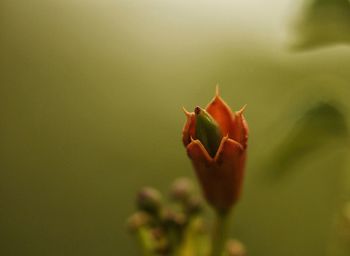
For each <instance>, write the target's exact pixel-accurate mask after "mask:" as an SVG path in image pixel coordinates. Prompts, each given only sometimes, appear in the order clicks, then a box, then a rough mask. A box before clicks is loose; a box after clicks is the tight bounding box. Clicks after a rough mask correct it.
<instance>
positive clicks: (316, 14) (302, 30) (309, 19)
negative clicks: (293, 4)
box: [293, 0, 350, 50]
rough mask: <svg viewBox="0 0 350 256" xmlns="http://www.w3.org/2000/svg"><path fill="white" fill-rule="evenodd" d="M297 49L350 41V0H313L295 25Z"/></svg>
mask: <svg viewBox="0 0 350 256" xmlns="http://www.w3.org/2000/svg"><path fill="white" fill-rule="evenodd" d="M295 29H296V36H297V40H296V42H295V43H294V44H293V48H294V49H295V50H306V49H310V48H318V47H322V46H330V45H334V44H349V43H350V3H349V1H348V0H312V1H311V2H309V4H308V5H305V7H304V10H303V13H302V16H301V17H300V18H299V21H298V22H297V23H296V25H295Z"/></svg>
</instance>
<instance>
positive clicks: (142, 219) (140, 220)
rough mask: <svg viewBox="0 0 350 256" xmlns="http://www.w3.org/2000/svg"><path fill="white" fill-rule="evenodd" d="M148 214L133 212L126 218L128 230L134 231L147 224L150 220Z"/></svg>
mask: <svg viewBox="0 0 350 256" xmlns="http://www.w3.org/2000/svg"><path fill="white" fill-rule="evenodd" d="M150 219H151V218H150V216H149V215H148V214H147V213H145V212H141V211H140V212H135V213H134V214H133V215H131V216H130V217H129V219H128V220H127V226H128V228H129V229H130V231H135V230H137V229H139V228H141V227H143V226H144V225H147V224H148V223H149V221H150Z"/></svg>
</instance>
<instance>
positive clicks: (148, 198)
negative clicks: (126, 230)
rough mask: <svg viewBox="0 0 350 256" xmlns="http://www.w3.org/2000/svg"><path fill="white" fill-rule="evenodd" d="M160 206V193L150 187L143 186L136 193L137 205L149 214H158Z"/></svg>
mask: <svg viewBox="0 0 350 256" xmlns="http://www.w3.org/2000/svg"><path fill="white" fill-rule="evenodd" d="M161 206H162V195H161V194H160V192H159V191H158V190H156V189H154V188H151V187H145V188H143V189H141V190H140V192H139V193H138V195H137V207H138V209H140V210H143V211H146V212H148V213H150V214H158V213H159V210H160V208H161Z"/></svg>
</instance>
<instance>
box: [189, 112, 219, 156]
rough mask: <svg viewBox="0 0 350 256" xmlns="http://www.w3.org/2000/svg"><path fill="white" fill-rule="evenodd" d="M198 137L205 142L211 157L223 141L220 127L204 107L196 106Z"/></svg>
mask: <svg viewBox="0 0 350 256" xmlns="http://www.w3.org/2000/svg"><path fill="white" fill-rule="evenodd" d="M194 113H195V114H196V138H197V139H198V140H199V141H200V142H201V143H202V144H203V146H204V147H205V149H206V150H207V151H208V153H209V155H210V156H211V157H214V156H215V154H216V152H217V150H218V148H219V146H220V142H221V138H222V135H221V131H220V127H219V125H218V124H217V122H216V121H215V119H214V118H213V117H212V116H211V115H210V114H209V113H208V112H207V111H205V110H204V109H202V108H200V107H196V108H195V110H194Z"/></svg>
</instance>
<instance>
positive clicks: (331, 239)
mask: <svg viewBox="0 0 350 256" xmlns="http://www.w3.org/2000/svg"><path fill="white" fill-rule="evenodd" d="M349 38H350V6H349V2H348V1H347V0H314V1H302V0H299V1H292V0H280V1H274V0H266V1H259V0H249V1H247V0H236V1H221V0H220V1H208V0H206V1H188V0H187V1H184V0H176V1H174V0H150V1H141V0H140V1H139V0H128V1H127V0H125V1H123V0H119V1H118V0H99V1H94V0H85V1H82V0H61V1H52V0H51V1H50V0H47V1H40V0H31V1H24V0H23V1H20V0H18V1H13V0H12V1H11V0H2V1H1V2H0V56H1V57H0V254H1V255H6V256H13V255H16V256H17V255H26V256H30V255H36V256H41V255H43V256H44V255H45V256H46V255H49V256H56V255H57V256H58V255H65V256H70V255H72V256H73V255H74V256H76V255H84V256H88V255H138V251H137V249H136V248H135V247H136V246H135V241H133V239H132V237H131V236H130V234H128V232H127V231H126V228H125V220H126V218H127V217H128V216H129V214H130V213H131V212H132V211H133V210H134V208H135V204H134V197H135V193H136V192H137V190H138V189H139V188H140V187H141V186H144V185H152V186H155V187H157V188H159V189H161V190H162V191H164V192H165V191H166V189H167V187H168V186H169V184H170V183H171V182H172V180H173V179H174V178H176V177H179V176H188V177H191V178H194V175H193V170H192V168H191V164H190V161H189V160H188V158H187V156H186V153H185V149H184V147H183V145H182V144H181V131H182V127H183V124H184V122H185V116H184V114H183V112H182V106H185V107H186V108H187V109H190V110H191V109H193V108H194V107H195V106H196V105H200V106H205V105H206V104H207V103H208V102H209V101H210V100H211V98H212V97H213V95H214V91H215V85H216V84H217V83H218V84H219V85H220V90H221V95H222V97H223V98H224V99H225V100H226V101H227V102H228V103H229V105H230V106H231V107H232V108H233V109H236V110H237V109H239V108H240V107H241V106H243V105H244V104H247V109H246V118H247V120H248V122H249V125H250V138H249V139H250V141H249V159H248V166H247V170H246V180H245V186H244V193H243V197H242V199H241V201H240V203H239V204H238V205H237V207H236V210H235V215H234V216H235V218H234V225H233V228H232V230H231V232H232V235H233V236H234V237H235V238H237V239H239V240H240V241H242V242H243V243H244V244H245V245H246V247H247V250H248V254H249V255H252V256H254V255H259V256H263V255H270V256H280V255H284V256H300V255H318V256H323V255H325V256H326V255H339V256H340V255H341V256H342V255H349V253H350V209H349V206H346V205H347V202H348V201H350V189H349V188H350V174H349V167H350V166H349V161H348V157H349V139H348V125H349V119H350V112H349V110H350V101H349V99H350V88H349V81H350V50H349V46H348V45H347V43H348V42H349Z"/></svg>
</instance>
